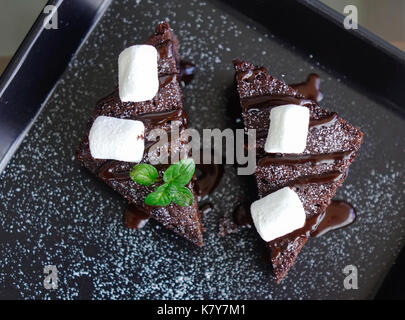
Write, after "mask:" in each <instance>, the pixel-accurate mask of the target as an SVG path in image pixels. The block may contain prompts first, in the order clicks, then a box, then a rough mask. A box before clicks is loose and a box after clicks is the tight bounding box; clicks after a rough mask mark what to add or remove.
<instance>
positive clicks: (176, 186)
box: [129, 158, 195, 207]
mask: <svg viewBox="0 0 405 320" xmlns="http://www.w3.org/2000/svg"><path fill="white" fill-rule="evenodd" d="M194 172H195V163H194V160H193V159H191V158H189V159H183V160H180V161H179V162H177V163H175V164H172V165H171V166H170V167H169V168H167V169H166V171H165V172H164V174H163V181H164V182H165V183H163V184H162V185H160V186H157V187H155V191H153V192H151V193H149V194H148V195H147V196H146V198H145V204H147V205H149V206H162V207H165V206H168V205H169V204H170V203H171V202H173V203H175V204H177V205H179V206H182V207H186V206H190V205H191V204H192V203H193V201H194V196H193V194H192V192H191V191H190V190H189V189H188V188H187V187H186V184H188V183H189V182H190V180H191V179H192V177H193V175H194ZM129 175H130V177H131V179H132V180H134V181H135V182H137V183H139V184H141V185H144V186H151V185H153V184H156V183H158V182H159V181H161V178H159V174H158V171H157V170H156V168H155V167H153V166H151V165H150V164H146V163H142V164H137V165H136V166H134V167H133V168H132V169H131V171H130V174H129Z"/></svg>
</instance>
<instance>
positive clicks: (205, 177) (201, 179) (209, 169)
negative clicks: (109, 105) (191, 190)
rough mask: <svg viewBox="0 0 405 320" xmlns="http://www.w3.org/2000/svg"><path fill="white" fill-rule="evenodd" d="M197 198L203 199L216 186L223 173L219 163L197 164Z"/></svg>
mask: <svg viewBox="0 0 405 320" xmlns="http://www.w3.org/2000/svg"><path fill="white" fill-rule="evenodd" d="M196 167H197V174H196V175H197V185H198V198H199V199H204V198H205V197H206V196H208V195H209V194H210V193H211V192H212V191H214V189H215V188H216V187H217V186H218V184H219V182H220V181H221V178H222V175H223V167H222V165H221V164H215V163H210V164H197V165H196Z"/></svg>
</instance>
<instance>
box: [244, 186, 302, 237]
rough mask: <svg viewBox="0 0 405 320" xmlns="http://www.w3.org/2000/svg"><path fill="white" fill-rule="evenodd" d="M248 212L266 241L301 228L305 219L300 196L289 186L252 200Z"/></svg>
mask: <svg viewBox="0 0 405 320" xmlns="http://www.w3.org/2000/svg"><path fill="white" fill-rule="evenodd" d="M250 212H251V214H252V218H253V223H254V225H255V227H256V230H257V232H258V233H259V235H260V236H261V237H262V239H263V240H264V241H267V242H268V241H271V240H274V239H276V238H278V237H281V236H284V235H286V234H288V233H290V232H292V231H294V230H296V229H299V228H302V227H303V226H304V224H305V219H306V215H305V211H304V207H303V206H302V203H301V200H300V198H299V197H298V195H297V194H296V193H295V192H294V191H293V190H292V189H290V188H289V187H285V188H282V189H280V190H277V191H276V192H273V193H270V194H269V195H267V196H265V197H264V198H261V199H259V200H257V201H255V202H253V203H252V205H251V206H250Z"/></svg>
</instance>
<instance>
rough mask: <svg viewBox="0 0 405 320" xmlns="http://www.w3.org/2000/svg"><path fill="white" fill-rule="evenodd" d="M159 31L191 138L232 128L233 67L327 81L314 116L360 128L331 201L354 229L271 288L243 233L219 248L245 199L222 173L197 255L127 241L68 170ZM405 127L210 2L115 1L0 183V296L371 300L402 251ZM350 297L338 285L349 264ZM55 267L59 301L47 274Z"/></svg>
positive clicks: (107, 197) (328, 239)
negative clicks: (177, 73)
mask: <svg viewBox="0 0 405 320" xmlns="http://www.w3.org/2000/svg"><path fill="white" fill-rule="evenodd" d="M163 19H167V20H168V21H169V22H170V24H171V26H172V28H173V29H174V30H175V32H176V33H177V35H178V36H179V38H180V41H181V49H180V50H181V54H182V56H183V57H184V58H186V59H187V60H190V61H193V62H195V63H196V64H197V66H198V69H199V70H198V74H197V75H196V77H195V79H194V80H193V82H192V83H191V84H190V85H189V86H187V87H186V88H185V90H184V96H185V99H184V104H185V108H186V110H188V113H189V117H190V125H191V126H192V127H194V128H197V129H203V128H226V127H232V126H234V124H233V122H232V120H231V117H230V116H229V114H228V113H227V109H226V106H227V96H228V92H229V88H230V86H231V85H232V83H233V70H232V64H231V61H232V59H233V58H236V57H239V58H244V59H247V60H250V61H252V62H253V63H256V64H260V65H265V66H267V67H268V69H269V71H270V72H271V73H272V74H274V75H275V76H277V77H279V78H280V79H283V80H285V81H286V82H287V83H295V82H299V81H302V80H304V79H305V78H306V76H307V74H309V73H311V72H316V73H318V74H319V75H320V76H321V78H322V79H323V81H322V83H321V88H322V91H323V93H324V96H325V98H324V100H323V101H322V103H321V106H323V107H325V108H327V109H330V110H334V111H337V112H338V113H339V114H340V115H341V116H342V117H343V118H345V119H347V120H348V121H350V122H351V123H352V124H354V125H356V126H359V127H360V128H361V129H362V131H363V132H364V134H365V139H364V144H363V146H362V149H361V150H360V154H359V156H358V158H357V160H356V161H355V162H354V163H353V164H352V166H351V167H350V174H349V177H348V179H347V180H346V182H345V184H344V186H343V187H342V188H341V189H340V190H339V191H338V194H337V197H338V198H343V199H345V200H347V201H349V202H351V203H353V204H354V205H355V207H356V209H357V213H358V219H357V221H356V222H355V224H353V225H351V226H350V227H347V228H345V229H341V230H338V231H335V232H331V233H328V234H326V235H324V236H322V237H320V238H316V239H311V240H310V241H309V242H308V244H307V245H306V246H305V247H304V249H303V250H302V253H301V255H300V256H299V258H298V260H297V263H296V265H295V267H294V268H293V269H292V270H291V271H290V272H289V274H288V276H287V277H286V278H285V280H284V281H283V282H282V283H281V284H280V285H276V284H274V282H273V278H272V275H271V272H270V267H269V265H268V264H267V263H266V262H265V261H263V259H262V257H263V255H264V253H265V248H264V244H263V242H262V241H261V239H259V237H258V236H257V234H256V232H255V231H254V230H253V229H251V228H250V229H249V228H248V229H245V230H242V231H241V232H239V233H236V234H232V235H229V236H226V237H219V236H218V235H217V234H218V231H219V221H220V219H221V217H222V216H223V215H224V214H226V213H229V212H231V211H232V210H233V209H234V207H235V205H236V203H237V202H238V201H239V200H240V198H243V197H244V194H245V193H246V192H247V191H246V189H245V186H244V184H243V183H241V182H240V179H239V178H238V177H237V176H236V173H235V169H234V168H233V167H232V166H227V167H226V168H225V175H224V177H223V178H222V181H221V183H220V184H219V187H218V188H217V190H216V191H215V193H213V194H212V196H210V199H209V201H210V202H211V203H212V204H213V206H214V210H213V211H211V212H210V213H208V214H206V215H205V216H204V225H205V227H206V229H207V231H206V233H205V242H206V245H205V247H204V248H195V247H193V246H192V245H191V244H189V243H187V242H186V241H184V240H182V239H180V238H178V237H177V236H175V235H174V234H172V233H170V232H168V231H166V230H165V229H164V228H162V227H161V226H160V225H159V224H157V223H155V222H153V221H149V222H148V224H147V225H146V226H145V227H144V228H143V229H142V230H139V231H135V230H129V229H126V228H124V226H123V224H122V213H123V211H124V210H125V207H126V203H125V201H124V200H123V199H121V198H120V197H119V196H118V195H117V194H115V193H114V192H113V191H112V190H110V189H109V188H108V187H107V186H105V185H104V184H103V183H101V182H99V181H98V180H96V179H95V178H94V177H93V176H91V175H90V174H89V173H88V172H86V170H84V169H82V168H80V167H79V166H78V165H77V164H76V163H75V162H74V159H73V154H74V151H75V149H76V147H77V145H78V143H79V140H80V138H81V136H82V135H83V133H84V131H85V127H86V122H87V119H88V118H89V116H90V114H91V113H92V110H93V108H94V105H95V102H96V101H97V100H98V99H99V98H101V97H103V96H105V95H107V94H108V93H109V92H110V91H111V90H112V89H113V87H114V85H115V83H116V78H117V56H118V54H119V53H120V51H121V50H122V49H123V48H125V47H127V46H129V45H131V44H134V43H141V42H143V41H144V40H146V39H147V38H148V36H149V35H150V34H151V33H152V31H153V30H154V28H155V26H156V24H157V23H158V22H159V21H160V20H163ZM404 137H405V120H404V118H403V116H401V114H400V113H397V112H395V113H394V112H392V111H391V109H389V108H387V107H386V106H385V105H383V104H380V103H378V102H376V101H375V100H374V99H373V98H372V96H371V95H369V93H368V92H364V91H362V90H358V89H355V88H352V87H351V85H350V82H349V81H348V80H347V79H346V78H345V77H344V76H343V75H339V74H337V73H335V72H333V70H330V69H329V68H327V67H326V66H323V65H320V64H319V63H318V62H317V61H316V60H314V59H313V58H312V57H311V56H308V55H303V54H302V53H301V52H299V51H297V50H296V49H295V48H294V47H291V46H290V45H288V44H287V43H285V42H283V40H282V39H278V38H276V37H274V36H272V35H271V34H267V33H266V30H264V29H262V28H260V27H259V26H257V25H255V24H254V23H252V22H250V21H248V20H245V19H242V18H240V17H239V16H233V15H230V14H229V13H227V12H226V11H224V9H223V7H222V6H217V4H216V3H215V2H213V3H211V2H208V3H202V2H200V1H187V2H186V1H165V2H164V3H162V2H159V5H157V4H156V2H153V1H119V2H118V1H116V2H113V3H112V5H111V6H110V8H109V9H108V10H107V12H106V13H105V15H104V17H103V18H102V19H101V20H100V22H99V23H98V25H97V26H96V28H95V29H94V31H93V32H92V34H91V35H90V37H89V39H88V40H87V41H86V42H85V44H84V45H83V46H82V48H81V50H80V52H79V53H78V55H77V56H76V57H75V58H74V59H73V60H72V61H71V63H70V65H69V67H68V69H67V71H66V72H65V73H64V75H63V77H62V79H61V80H60V81H59V83H58V85H57V87H56V89H55V90H54V92H53V94H52V96H51V98H50V99H49V101H48V102H47V104H46V105H45V106H44V108H43V111H42V112H41V114H40V115H39V117H38V119H37V120H36V122H35V123H34V125H33V127H32V129H31V131H30V132H29V134H28V135H27V137H26V138H25V140H24V141H23V143H22V144H21V146H20V148H19V150H18V151H17V153H16V154H15V156H14V157H13V158H12V160H11V161H10V162H9V164H8V166H7V167H6V169H5V171H4V172H3V173H2V175H1V176H0V190H1V191H0V238H1V245H0V248H1V250H0V254H1V259H0V261H1V262H0V263H1V271H0V296H1V297H17V298H133V299H139V298H166V299H175V298H178V299H184V298H214V299H215V298H222V299H224V298H231V299H235V298H242V299H250V298H255V299H260V298H262V299H269V298H273V299H284V298H291V299H298V298H299V299H309V298H332V299H334V298H370V297H372V296H373V295H374V294H375V291H376V290H377V288H378V286H379V284H380V282H381V281H382V279H383V277H384V275H385V273H386V272H387V271H388V269H389V267H390V266H391V264H392V262H393V261H394V259H395V257H396V255H397V254H398V252H399V251H400V248H401V247H402V245H403V243H404V236H405V229H404V225H405V212H404V208H403V204H404V198H405V193H404V166H405V164H404V161H403V153H404V151H405V140H404V139H405V138H404ZM349 264H352V265H355V266H356V267H357V268H358V271H359V289H358V290H346V289H345V288H344V286H343V279H344V278H345V274H344V273H343V272H342V269H343V268H344V267H345V266H346V265H349ZM45 265H56V266H57V268H58V276H59V283H58V288H57V289H56V290H46V289H45V288H44V286H43V279H44V274H43V268H44V266H45Z"/></svg>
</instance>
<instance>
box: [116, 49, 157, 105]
mask: <svg viewBox="0 0 405 320" xmlns="http://www.w3.org/2000/svg"><path fill="white" fill-rule="evenodd" d="M157 61H158V53H157V50H156V48H155V47H154V46H150V45H135V46H132V47H129V48H126V49H125V50H124V51H122V52H121V53H120V55H119V57H118V87H119V95H120V99H121V101H124V102H128V101H132V102H140V101H146V100H151V99H153V97H154V96H155V95H156V93H157V92H158V90H159V78H158V64H157Z"/></svg>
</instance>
